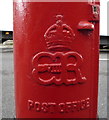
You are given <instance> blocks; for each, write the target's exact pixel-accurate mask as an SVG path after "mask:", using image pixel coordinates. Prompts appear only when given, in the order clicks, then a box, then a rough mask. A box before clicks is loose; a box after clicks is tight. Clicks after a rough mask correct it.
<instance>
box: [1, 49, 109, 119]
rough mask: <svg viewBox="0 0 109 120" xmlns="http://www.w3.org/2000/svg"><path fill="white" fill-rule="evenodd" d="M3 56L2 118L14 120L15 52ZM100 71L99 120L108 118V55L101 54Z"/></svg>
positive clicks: (5, 52) (4, 53) (5, 53)
mask: <svg viewBox="0 0 109 120" xmlns="http://www.w3.org/2000/svg"><path fill="white" fill-rule="evenodd" d="M1 54H2V117H3V118H13V117H15V102H14V72H13V52H12V51H8V52H7V51H4V52H3V53H0V55H1ZM108 58H109V57H108ZM108 67H109V66H108ZM99 71H100V72H99V109H98V114H99V118H107V53H100V70H99ZM108 98H109V96H108ZM108 105H109V104H108Z"/></svg>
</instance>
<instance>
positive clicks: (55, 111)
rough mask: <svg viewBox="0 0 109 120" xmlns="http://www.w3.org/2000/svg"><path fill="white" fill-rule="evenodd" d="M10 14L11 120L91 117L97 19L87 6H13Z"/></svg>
mask: <svg viewBox="0 0 109 120" xmlns="http://www.w3.org/2000/svg"><path fill="white" fill-rule="evenodd" d="M96 4H97V3H96ZM14 10H15V11H14V30H15V32H14V48H15V50H14V54H15V82H16V117H17V118H95V117H97V89H98V53H99V52H98V48H99V39H98V24H99V21H98V20H99V18H97V17H98V16H94V13H93V5H92V4H89V3H88V2H77V3H76V2H15V3H14Z"/></svg>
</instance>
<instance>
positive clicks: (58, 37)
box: [44, 15, 75, 51]
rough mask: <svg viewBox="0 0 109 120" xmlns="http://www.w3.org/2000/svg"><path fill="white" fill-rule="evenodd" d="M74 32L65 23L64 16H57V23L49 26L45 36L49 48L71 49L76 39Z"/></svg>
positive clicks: (53, 49) (54, 49) (57, 49)
mask: <svg viewBox="0 0 109 120" xmlns="http://www.w3.org/2000/svg"><path fill="white" fill-rule="evenodd" d="M74 36H75V34H74V32H73V30H72V28H71V27H70V26H68V25H67V24H64V23H63V16H62V15H57V16H56V23H55V24H53V25H52V26H50V27H49V28H48V30H47V31H46V33H45V35H44V37H45V40H46V44H47V48H48V50H51V51H69V50H71V44H72V41H73V39H74Z"/></svg>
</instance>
